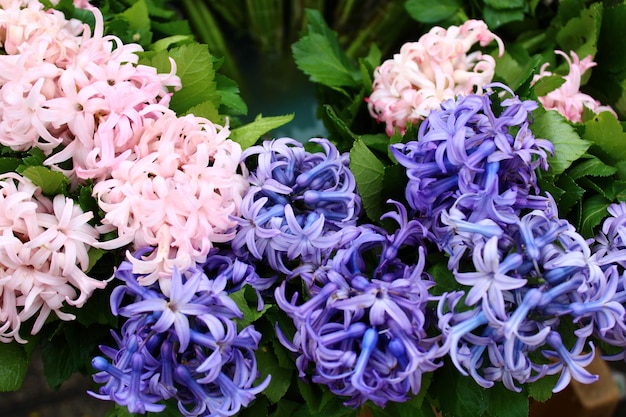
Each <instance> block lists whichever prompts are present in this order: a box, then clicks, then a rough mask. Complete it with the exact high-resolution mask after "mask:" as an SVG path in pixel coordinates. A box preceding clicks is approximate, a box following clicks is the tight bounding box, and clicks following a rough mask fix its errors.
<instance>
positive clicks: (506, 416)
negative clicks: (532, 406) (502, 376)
mask: <svg viewBox="0 0 626 417" xmlns="http://www.w3.org/2000/svg"><path fill="white" fill-rule="evenodd" d="M487 414H489V415H490V416H492V417H527V416H528V397H527V396H526V395H522V394H520V393H518V392H515V391H511V390H509V389H507V388H506V387H505V386H504V385H503V384H502V383H496V384H495V385H494V386H493V387H491V388H489V407H488V408H487Z"/></svg>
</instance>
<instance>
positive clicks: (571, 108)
mask: <svg viewBox="0 0 626 417" xmlns="http://www.w3.org/2000/svg"><path fill="white" fill-rule="evenodd" d="M554 52H555V53H556V54H557V55H560V56H562V57H563V58H564V59H565V61H566V62H567V65H568V67H569V73H568V74H567V75H564V76H563V79H564V80H565V82H564V83H563V84H562V85H561V86H560V87H558V88H556V89H555V90H552V91H550V92H549V93H547V94H546V95H545V96H540V97H539V101H540V102H541V104H542V105H543V106H544V107H545V108H546V110H556V111H558V112H559V113H561V114H562V115H563V116H564V117H565V118H566V119H567V120H569V121H572V122H574V123H580V122H581V121H582V115H583V111H584V109H585V107H586V108H588V109H589V110H591V111H592V112H594V113H600V112H603V111H608V112H611V113H612V114H614V115H615V117H617V115H616V114H615V111H614V110H613V109H612V108H611V107H610V106H603V105H602V104H601V103H600V102H599V101H598V100H596V99H594V98H593V97H591V96H590V95H588V94H585V93H583V92H581V91H580V85H581V79H582V77H583V75H584V74H585V72H587V71H588V70H590V69H591V68H593V67H595V66H596V63H595V62H594V61H593V57H592V56H591V55H588V56H586V57H585V58H584V59H583V60H580V58H579V57H578V55H577V54H576V52H574V51H571V52H570V55H567V54H566V53H565V52H563V51H559V50H556V51H554ZM549 66H550V63H549V62H546V63H545V64H543V65H542V66H541V70H540V71H539V74H536V75H535V76H534V78H533V83H536V82H537V81H539V80H540V79H542V78H545V77H549V76H552V75H554V74H553V73H552V72H551V71H548V67H549Z"/></svg>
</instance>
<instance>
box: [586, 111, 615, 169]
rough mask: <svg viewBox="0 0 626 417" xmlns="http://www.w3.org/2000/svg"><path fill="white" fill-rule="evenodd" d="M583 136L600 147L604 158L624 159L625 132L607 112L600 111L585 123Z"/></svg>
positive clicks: (609, 159)
mask: <svg viewBox="0 0 626 417" xmlns="http://www.w3.org/2000/svg"><path fill="white" fill-rule="evenodd" d="M582 136H583V138H584V139H586V140H588V141H590V142H592V143H593V144H594V145H595V146H597V147H598V148H600V150H601V151H602V153H603V156H604V158H603V159H605V160H607V161H610V162H613V163H615V162H619V161H625V160H626V146H625V145H626V133H624V131H623V129H622V125H621V124H620V123H619V121H618V120H617V119H616V118H615V116H613V115H612V114H611V113H609V112H602V113H600V114H598V115H596V116H595V117H594V118H593V119H591V120H589V121H588V122H586V123H585V131H584V133H583V135H582Z"/></svg>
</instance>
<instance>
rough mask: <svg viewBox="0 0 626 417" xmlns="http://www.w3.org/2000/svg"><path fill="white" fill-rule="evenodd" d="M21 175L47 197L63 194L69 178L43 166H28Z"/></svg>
mask: <svg viewBox="0 0 626 417" xmlns="http://www.w3.org/2000/svg"><path fill="white" fill-rule="evenodd" d="M22 175H23V176H25V177H26V178H28V179H29V180H31V181H32V182H33V184H35V185H36V186H38V187H40V188H41V192H42V193H43V194H44V195H48V196H55V195H57V194H61V193H63V191H64V190H65V188H66V186H67V184H69V182H70V180H69V178H67V177H66V176H65V175H63V174H62V173H60V172H57V171H52V170H51V169H50V168H46V167H44V166H30V167H28V168H26V169H24V170H23V171H22Z"/></svg>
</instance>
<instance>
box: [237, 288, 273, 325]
mask: <svg viewBox="0 0 626 417" xmlns="http://www.w3.org/2000/svg"><path fill="white" fill-rule="evenodd" d="M249 288H251V287H248V286H246V287H244V288H242V289H240V290H239V291H235V292H233V293H231V294H230V298H232V299H233V301H234V302H235V303H236V304H237V307H239V310H241V313H242V314H243V320H241V322H242V325H243V326H248V325H249V324H251V323H253V322H255V321H257V320H258V319H259V318H260V317H262V316H263V314H265V312H266V311H267V310H268V309H269V308H270V307H271V305H270V304H265V307H264V308H263V310H261V311H258V310H257V308H256V305H257V302H256V300H255V301H254V302H253V304H254V307H253V308H252V307H250V301H249V300H248V299H247V297H246V294H245V292H246V291H248V289H249Z"/></svg>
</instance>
